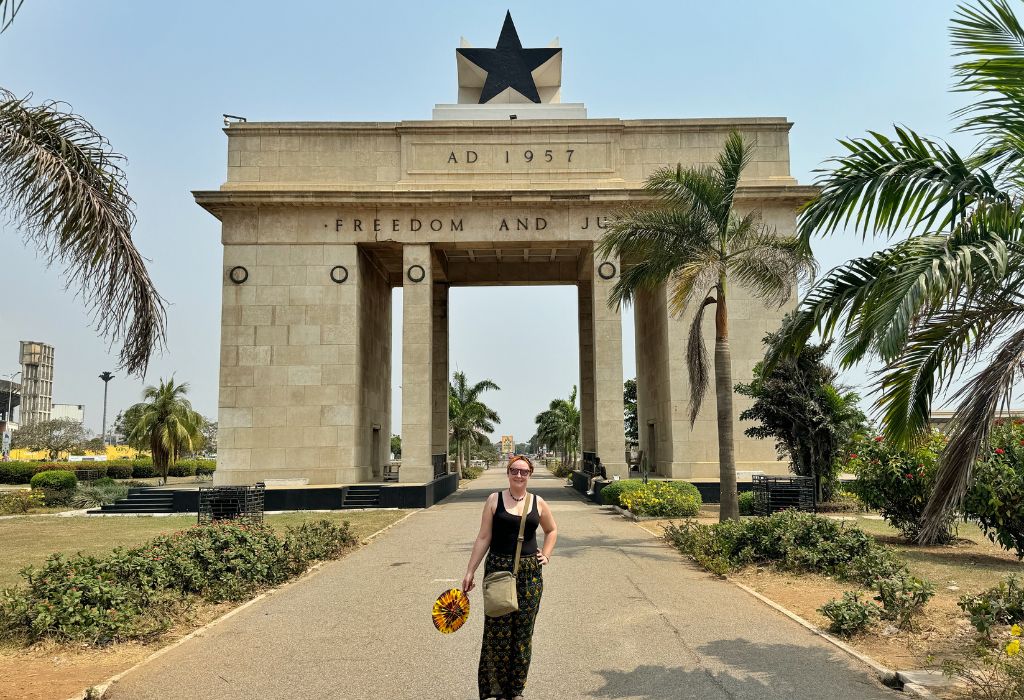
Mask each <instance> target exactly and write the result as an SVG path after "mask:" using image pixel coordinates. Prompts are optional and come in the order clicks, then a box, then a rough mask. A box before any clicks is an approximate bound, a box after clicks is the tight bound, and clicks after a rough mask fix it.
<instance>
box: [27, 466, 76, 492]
mask: <svg viewBox="0 0 1024 700" xmlns="http://www.w3.org/2000/svg"><path fill="white" fill-rule="evenodd" d="M30 483H31V484H32V488H34V489H41V490H43V491H74V490H75V486H77V485H78V479H77V478H75V473H74V472H69V471H58V470H56V469H54V470H50V471H45V472H39V473H38V474H36V475H35V476H33V477H32V481H31V482H30Z"/></svg>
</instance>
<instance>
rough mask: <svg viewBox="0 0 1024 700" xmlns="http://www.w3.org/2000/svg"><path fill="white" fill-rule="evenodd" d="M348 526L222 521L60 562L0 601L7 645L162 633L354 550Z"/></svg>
mask: <svg viewBox="0 0 1024 700" xmlns="http://www.w3.org/2000/svg"><path fill="white" fill-rule="evenodd" d="M354 541H355V539H354V537H353V536H352V533H351V531H350V530H349V527H348V523H344V524H342V525H340V526H339V525H335V524H333V523H331V522H329V521H319V522H312V523H305V524H303V525H302V526H300V527H297V528H289V529H288V531H287V532H286V533H285V535H284V536H283V537H281V536H278V535H277V534H276V533H275V532H274V530H273V528H271V527H270V526H268V525H264V524H237V523H217V524H215V525H210V526H204V527H194V528H192V529H189V530H183V531H181V532H176V533H173V534H170V535H161V536H159V537H156V538H154V539H152V540H150V541H149V542H147V543H145V544H143V545H142V546H139V547H134V548H131V549H123V548H118V549H115V550H114V551H113V552H112V553H111V554H109V555H108V556H105V557H91V556H84V555H81V554H77V555H74V556H72V557H64V556H63V555H59V554H55V555H53V556H51V557H50V558H49V559H47V561H46V563H45V564H44V565H43V566H42V567H41V568H39V569H36V568H33V567H28V568H26V569H25V570H24V571H23V572H22V576H23V577H24V579H25V583H24V584H23V585H21V586H19V587H17V588H11V589H7V590H6V591H3V592H2V593H0V637H6V638H13V639H17V640H20V641H22V642H27V643H33V642H36V641H39V640H43V639H52V640H56V641H61V642H69V641H83V642H88V643H92V644H107V643H110V642H113V641H120V640H127V639H138V638H142V637H145V636H148V635H151V634H153V633H154V632H159V631H160V630H162V629H165V628H166V627H167V626H168V625H169V624H170V621H171V619H170V616H171V614H172V613H173V610H174V609H175V606H179V607H180V606H188V605H190V599H192V598H198V599H202V600H206V601H210V602H219V601H225V600H241V599H243V598H247V597H250V596H251V595H253V594H254V593H256V592H257V591H259V590H260V589H262V588H266V587H267V586H273V585H276V584H279V583H281V582H283V581H285V580H286V579H288V578H289V577H290V576H294V575H296V574H298V573H301V572H302V571H304V570H305V569H306V568H307V567H308V566H309V564H310V563H312V562H313V561H316V560H318V559H322V558H328V557H332V556H337V555H338V553H340V552H341V551H342V550H343V549H344V548H345V547H348V546H351V545H352V544H354Z"/></svg>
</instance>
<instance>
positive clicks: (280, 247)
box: [194, 16, 813, 485]
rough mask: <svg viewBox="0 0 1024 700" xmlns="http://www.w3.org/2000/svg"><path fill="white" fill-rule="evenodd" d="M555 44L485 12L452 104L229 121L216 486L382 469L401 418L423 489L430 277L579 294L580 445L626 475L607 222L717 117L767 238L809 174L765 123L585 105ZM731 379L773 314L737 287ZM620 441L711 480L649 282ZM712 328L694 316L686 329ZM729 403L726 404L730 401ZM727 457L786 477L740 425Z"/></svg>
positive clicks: (616, 263)
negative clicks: (398, 391)
mask: <svg viewBox="0 0 1024 700" xmlns="http://www.w3.org/2000/svg"><path fill="white" fill-rule="evenodd" d="M561 58H562V55H561V49H558V48H557V47H554V46H552V47H548V48H545V49H523V48H522V46H521V44H520V42H519V39H518V36H517V34H516V31H515V27H514V26H513V24H512V20H511V17H508V16H507V17H506V20H505V26H504V27H503V29H502V32H501V38H500V39H499V42H498V46H497V47H496V48H495V49H473V48H470V47H468V46H466V45H465V42H464V45H463V47H462V48H460V49H458V50H457V51H456V63H457V66H458V73H459V102H458V104H454V105H437V106H436V107H435V109H434V113H433V119H432V120H430V121H402V122H387V123H384V122H301V123H252V122H249V123H232V124H230V125H229V126H228V127H227V128H225V132H226V133H227V136H228V174H227V181H226V182H225V183H224V184H223V185H222V186H221V187H220V189H218V190H215V191H199V192H195V193H194V195H195V198H196V201H197V202H198V203H199V204H200V205H201V206H202V207H204V208H205V209H206V210H207V211H209V212H210V213H211V214H213V215H214V216H216V217H217V218H218V219H219V220H220V221H221V224H222V242H223V245H224V261H223V272H224V276H223V296H222V305H223V316H222V328H221V344H220V349H221V360H220V412H219V424H220V435H219V455H218V462H219V464H218V469H217V473H216V480H217V482H218V483H221V484H242V483H252V482H254V481H258V480H262V479H274V478H295V477H299V478H304V479H308V481H309V483H310V484H311V485H312V484H352V483H358V482H364V481H379V480H380V479H381V477H382V473H381V470H382V468H383V465H385V464H386V463H387V459H388V453H389V443H390V441H389V438H390V435H391V433H392V431H394V432H401V434H402V442H403V451H402V467H401V471H400V481H401V482H404V483H408V484H418V483H426V482H430V481H431V480H432V479H434V478H435V475H436V474H437V473H438V472H437V471H436V469H435V467H436V465H437V464H438V463H440V464H442V465H443V464H444V460H445V455H446V454H447V452H448V437H447V436H448V422H447V419H448V416H447V386H448V376H449V372H448V291H449V289H450V288H451V287H452V286H460V285H485V284H486V285H494V284H503V285H523V284H567V285H575V286H576V287H577V289H578V299H579V306H578V313H579V349H578V350H579V354H580V377H579V386H580V397H581V410H582V416H583V425H582V433H583V437H582V448H583V450H585V451H588V452H593V453H596V454H597V456H599V457H600V458H601V460H602V462H603V463H604V464H605V465H606V467H607V468H608V471H609V474H620V475H625V474H626V473H627V466H626V464H625V459H624V436H623V414H622V374H623V372H622V348H621V320H620V315H619V312H618V311H617V310H616V309H613V308H609V307H608V305H607V298H608V291H609V289H610V288H611V286H612V285H613V284H614V283H615V281H616V279H617V278H618V276H619V274H620V272H621V267H622V265H623V263H625V264H628V261H620V260H616V259H602V258H599V257H595V253H594V243H595V241H597V240H598V239H599V238H600V235H601V233H602V231H603V229H604V228H605V227H606V226H607V223H608V220H609V217H611V216H613V215H614V214H615V213H616V211H617V210H618V209H619V208H620V207H622V206H623V205H625V204H628V203H631V202H637V201H643V200H644V199H645V195H644V192H643V189H642V184H643V181H644V179H645V177H647V176H648V175H650V174H651V172H653V170H655V169H656V168H658V167H662V166H665V165H674V164H676V163H682V164H683V165H684V166H689V165H697V164H703V163H711V162H713V161H714V159H715V157H716V156H717V154H718V152H719V150H720V148H721V146H722V144H723V142H724V139H725V137H726V136H727V135H728V133H729V132H730V131H732V130H738V131H740V132H741V133H743V134H744V135H745V136H747V137H749V138H751V139H756V142H757V153H756V160H755V162H754V163H752V164H751V165H750V167H749V168H748V170H747V171H746V176H745V178H744V180H743V182H742V186H741V188H740V191H739V200H738V206H739V207H741V208H752V207H757V208H760V209H761V210H762V213H763V215H764V218H765V220H766V221H767V222H768V223H770V224H771V225H774V226H775V227H777V229H778V230H780V231H792V230H793V227H794V224H795V209H796V207H797V206H798V205H799V204H801V203H802V202H804V201H806V200H807V199H808V198H809V196H810V195H811V194H812V192H813V190H812V189H811V188H808V187H804V186H800V185H798V184H797V182H796V181H795V180H794V179H793V178H792V177H791V176H790V173H789V129H790V127H791V126H792V125H791V123H789V122H788V121H787V120H786V119H785V118H778V117H767V118H764V117H758V118H744V119H657V120H620V119H588V118H587V116H586V109H585V108H584V106H583V105H581V104H564V103H561V102H560V94H561V87H560V85H561ZM398 286H401V287H402V288H403V290H404V314H403V318H402V321H401V327H402V343H403V348H402V350H403V352H402V363H403V367H402V370H403V371H402V376H403V391H402V416H403V418H402V420H403V424H402V425H401V426H392V425H391V405H390V401H391V351H392V348H391V324H392V318H391V315H392V312H391V290H392V288H395V287H398ZM733 294H734V296H733V297H732V298H730V321H731V327H732V333H731V337H732V342H733V363H734V374H735V378H736V380H737V381H745V380H749V378H750V376H751V372H752V368H753V366H754V364H755V362H757V361H758V360H759V359H760V357H761V355H762V347H761V338H762V337H763V335H764V334H765V332H766V331H768V330H772V329H774V328H776V327H777V326H778V324H779V321H780V319H781V316H782V314H783V313H784V312H785V311H786V310H787V309H783V310H774V309H767V308H766V307H765V306H764V305H763V304H762V303H761V302H760V300H758V299H756V298H754V297H753V296H751V295H750V294H745V293H744V292H743V290H741V289H737V290H736V291H734V292H733ZM635 323H636V362H637V384H638V410H639V423H640V440H641V448H642V449H643V450H644V451H645V453H646V454H647V455H649V456H650V457H651V462H652V469H654V470H655V471H656V473H657V474H659V475H662V476H665V477H675V478H687V479H697V480H700V479H710V480H714V479H717V475H718V463H717V458H718V451H717V432H716V428H715V415H714V401H713V397H712V400H711V401H709V402H707V404H706V405H705V408H704V411H703V413H702V414H701V415H700V416H699V418H698V420H697V422H696V424H695V425H694V426H693V427H692V428H691V426H690V423H689V420H688V418H687V400H688V396H689V388H688V380H687V374H686V369H685V350H684V348H685V340H686V328H687V326H688V323H687V319H685V318H684V319H681V320H680V319H674V318H671V317H670V315H669V313H668V311H667V308H666V294H665V291H664V290H661V291H659V292H658V293H653V294H643V295H641V296H639V297H638V298H637V299H636V305H635ZM706 323H707V324H708V325H707V330H708V333H709V336H710V335H711V331H712V323H711V319H708V320H707V321H706ZM745 405H746V404H745V403H744V401H743V400H742V398H741V397H737V401H736V410H737V412H738V411H741V410H742V409H743V408H744V407H745ZM736 433H737V441H738V444H737V450H736V455H737V469H738V470H741V471H742V470H766V471H770V472H776V471H785V465H782V464H780V463H778V462H777V458H776V456H775V453H774V448H773V445H772V444H771V443H770V442H768V441H755V440H750V439H747V438H745V437H743V433H742V430H737V431H736Z"/></svg>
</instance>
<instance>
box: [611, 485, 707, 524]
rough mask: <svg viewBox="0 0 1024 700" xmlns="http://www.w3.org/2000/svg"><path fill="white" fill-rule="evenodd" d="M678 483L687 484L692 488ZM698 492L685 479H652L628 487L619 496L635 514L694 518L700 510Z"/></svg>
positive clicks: (623, 503) (624, 505)
mask: <svg viewBox="0 0 1024 700" xmlns="http://www.w3.org/2000/svg"><path fill="white" fill-rule="evenodd" d="M676 484H685V485H686V486H689V487H690V488H689V489H687V488H682V487H681V486H677V485H676ZM690 489H692V491H691V490H690ZM696 492H697V489H696V488H695V487H694V486H693V485H692V484H688V483H686V482H685V481H682V482H671V481H651V482H648V483H646V484H643V485H641V486H640V487H639V488H635V489H627V490H626V491H624V492H623V493H622V494H621V495H620V496H619V502H620V503H621V504H622V505H623V507H625V508H628V509H629V512H630V513H632V514H633V515H640V516H647V517H662V518H692V517H693V516H695V515H697V513H699V512H700V504H701V501H700V493H696ZM694 493H696V496H694Z"/></svg>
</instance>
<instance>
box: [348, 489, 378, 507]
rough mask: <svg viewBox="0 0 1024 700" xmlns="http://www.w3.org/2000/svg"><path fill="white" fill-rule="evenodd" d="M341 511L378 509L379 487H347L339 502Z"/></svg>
mask: <svg viewBox="0 0 1024 700" xmlns="http://www.w3.org/2000/svg"><path fill="white" fill-rule="evenodd" d="M341 507H342V509H343V510H344V509H347V508H379V507H380V486H349V487H348V489H346V491H345V498H344V499H343V500H342V502H341Z"/></svg>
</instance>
